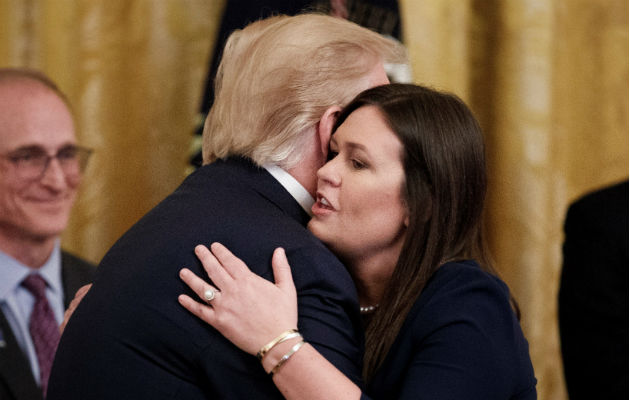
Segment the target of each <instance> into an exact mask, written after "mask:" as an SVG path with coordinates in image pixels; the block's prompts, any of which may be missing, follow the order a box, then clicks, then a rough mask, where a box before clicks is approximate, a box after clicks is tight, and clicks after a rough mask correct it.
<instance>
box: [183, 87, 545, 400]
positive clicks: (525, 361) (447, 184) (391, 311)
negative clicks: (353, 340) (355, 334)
mask: <svg viewBox="0 0 630 400" xmlns="http://www.w3.org/2000/svg"><path fill="white" fill-rule="evenodd" d="M336 126H337V127H336V130H335V133H334V135H333V138H332V140H331V144H330V157H329V158H330V161H329V162H328V163H327V164H326V165H324V167H322V168H321V169H320V170H319V172H318V191H317V199H316V203H315V205H314V206H313V209H312V211H313V218H312V220H311V222H310V223H309V229H310V231H311V232H312V233H313V234H314V235H315V236H316V237H318V238H319V239H320V240H321V241H322V242H324V243H325V244H326V245H327V246H328V247H329V248H330V249H331V250H332V251H333V252H334V253H335V254H336V255H337V256H338V257H339V259H340V260H341V261H342V262H343V263H344V264H345V265H346V267H347V268H348V270H349V271H350V273H351V275H352V277H353V279H354V281H355V284H356V288H357V292H358V297H359V302H360V304H361V311H362V313H363V317H364V323H365V338H366V346H365V347H366V349H365V357H364V379H365V382H366V387H365V388H360V387H358V386H356V385H355V384H354V383H352V382H351V381H350V380H349V379H347V378H346V377H345V376H344V375H343V374H341V373H340V372H339V371H338V370H336V369H335V367H334V366H333V365H331V364H330V363H328V362H327V361H326V360H325V359H324V358H323V357H322V356H320V355H319V354H318V353H317V351H316V350H315V349H314V348H313V347H311V346H310V345H308V337H306V338H303V337H302V336H301V335H300V334H299V331H298V330H297V328H298V327H299V320H300V319H302V318H308V316H302V315H300V316H298V315H297V306H296V295H295V288H294V286H293V281H292V280H291V272H290V267H289V263H288V261H287V258H286V256H285V255H284V252H283V251H282V250H281V249H278V250H276V252H275V253H274V255H273V259H272V264H273V268H274V275H275V278H276V284H273V283H271V282H269V281H266V280H265V279H262V278H260V277H259V276H257V275H255V274H252V273H250V272H249V271H248V269H247V266H246V265H245V264H244V263H242V262H241V261H240V260H239V259H238V258H236V257H235V256H234V255H232V254H231V253H230V252H229V251H228V250H227V249H226V248H225V247H223V246H221V245H220V244H217V243H214V244H213V245H212V246H211V250H212V252H210V251H209V250H208V249H207V248H205V247H204V246H198V247H197V248H196V249H195V251H196V254H197V255H198V257H199V258H200V260H201V261H202V262H203V264H204V268H205V269H206V271H207V273H208V276H209V277H210V279H211V281H212V282H213V285H210V284H208V283H207V282H205V281H204V280H202V279H201V278H199V277H197V276H195V275H194V274H193V273H192V272H190V271H189V270H187V269H183V270H182V271H181V277H182V279H183V280H184V281H185V282H186V283H187V284H188V285H189V286H190V287H191V288H192V289H193V290H194V292H195V293H196V294H197V295H198V296H199V297H200V298H202V299H205V300H206V302H205V303H203V304H202V303H199V302H197V301H195V300H193V299H192V298H190V297H189V296H186V295H182V296H180V299H179V300H180V303H181V304H182V305H183V306H184V307H186V308H187V309H188V310H189V311H191V312H192V313H193V314H195V315H196V316H198V317H199V318H201V319H202V320H204V321H205V322H207V323H209V324H210V325H212V326H213V327H214V328H216V329H217V330H219V331H220V332H221V333H222V334H223V335H224V336H225V337H227V338H228V339H229V340H230V341H232V342H233V343H234V344H236V345H237V346H238V347H240V348H241V349H242V350H244V351H246V352H248V353H250V354H253V355H258V357H259V359H261V362H262V365H263V367H264V368H265V370H266V371H267V372H269V373H271V374H272V376H273V381H274V383H275V384H276V386H277V387H278V389H279V390H280V391H281V392H282V394H283V395H284V396H285V397H286V398H289V399H293V398H299V399H316V398H322V399H330V398H354V399H356V398H359V397H365V398H367V397H368V396H370V397H374V398H388V399H389V398H400V399H403V398H414V399H415V398H428V399H462V398H466V399H535V398H536V379H535V377H534V371H533V368H532V365H531V361H530V358H529V353H528V345H527V341H526V340H525V338H524V336H523V333H522V331H521V328H520V325H519V322H518V317H517V315H516V313H515V312H514V309H515V307H514V306H513V304H514V303H513V302H512V300H511V297H510V294H509V290H508V288H507V286H506V285H505V283H503V282H502V281H501V280H500V279H499V278H498V277H497V276H496V273H495V272H494V270H493V268H492V266H491V264H490V259H489V257H488V254H487V251H486V249H485V245H484V241H483V236H482V223H483V221H482V214H483V208H484V197H485V192H486V172H485V157H484V145H483V138H482V133H481V130H480V128H479V126H478V124H477V122H476V120H475V118H474V117H473V115H472V113H471V112H470V110H469V109H468V108H467V107H466V105H465V104H464V103H463V102H462V101H461V100H459V99H458V98H457V97H456V96H453V95H450V94H446V93H441V92H438V91H435V90H431V89H428V88H425V87H421V86H415V85H401V84H393V85H385V86H380V87H376V88H373V89H369V90H367V91H365V92H363V93H362V94H360V95H359V96H357V98H356V99H355V100H353V101H352V102H351V103H350V104H349V105H348V106H347V107H346V108H345V109H344V110H343V111H342V112H341V114H340V116H339V118H338V121H337V124H336ZM287 256H288V259H289V260H290V259H291V254H288V255H287Z"/></svg>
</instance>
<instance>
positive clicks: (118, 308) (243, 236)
mask: <svg viewBox="0 0 630 400" xmlns="http://www.w3.org/2000/svg"><path fill="white" fill-rule="evenodd" d="M402 57H404V51H403V50H402V49H401V48H400V47H399V45H398V44H396V43H395V42H393V41H390V40H389V39H385V38H383V37H381V36H380V35H378V34H376V33H374V32H371V31H369V30H367V29H364V28H361V27H359V26H358V25H355V24H353V23H351V22H348V21H345V20H342V19H338V18H333V17H329V16H324V15H315V14H304V15H300V16H295V17H286V16H277V17H272V18H269V19H266V20H261V21H258V22H255V23H253V24H251V25H249V26H247V27H246V28H244V29H243V30H241V31H236V32H235V33H234V34H233V35H232V36H231V37H230V39H229V40H228V42H227V44H226V47H225V50H224V55H223V59H222V61H221V66H220V67H219V73H218V74H217V81H216V99H215V103H214V105H213V108H212V110H211V112H210V115H209V117H208V120H207V122H206V126H205V129H204V145H203V152H204V161H205V165H204V166H203V167H202V168H200V169H199V170H197V171H196V172H194V173H193V174H192V175H190V176H189V177H188V178H187V179H186V180H185V181H184V182H183V183H182V185H181V186H180V187H179V188H178V189H177V190H176V191H175V192H174V193H173V194H171V195H170V196H169V197H167V198H166V199H165V200H164V201H162V202H161V203H160V204H159V205H158V206H157V207H156V208H155V209H153V210H152V211H151V212H150V213H149V214H147V215H146V216H145V217H143V218H142V219H141V220H140V221H139V222H138V223H137V224H136V225H135V226H134V227H132V228H131V229H130V230H129V231H128V232H127V233H126V234H125V235H124V236H123V237H122V238H121V239H120V240H119V241H118V242H117V243H116V244H115V245H114V247H113V248H112V249H111V250H110V251H109V252H108V254H107V255H106V256H105V257H104V258H103V261H102V262H101V265H100V266H99V268H98V270H99V271H98V276H97V279H96V283H95V284H94V287H93V288H92V289H91V290H90V292H89V293H88V294H87V295H86V297H85V298H84V300H83V301H82V303H81V305H80V306H79V307H78V308H77V310H76V312H75V314H74V316H73V317H72V319H71V320H70V321H69V323H68V326H67V328H66V331H65V332H64V335H63V337H62V340H61V344H60V347H59V350H58V353H57V358H56V359H55V365H54V367H53V371H52V375H51V383H50V389H49V400H56V399H64V400H72V399H85V398H89V399H96V400H97V399H111V398H115V397H116V396H122V397H124V398H133V399H151V400H154V399H177V398H182V399H204V398H243V399H245V398H247V399H250V398H256V399H262V398H281V394H280V393H279V392H278V391H277V389H276V388H275V386H274V385H273V383H272V380H271V379H270V378H269V377H268V376H266V374H265V371H264V370H263V368H262V367H261V366H260V365H259V363H258V361H257V360H256V358H254V357H251V356H249V355H247V354H244V353H242V352H239V351H238V349H237V348H236V347H234V346H233V345H232V344H230V343H229V342H228V341H227V340H225V339H224V338H223V337H222V336H221V335H220V334H219V333H218V332H217V331H215V330H214V329H212V328H210V327H209V326H207V325H205V324H203V323H201V322H200V321H199V320H197V319H196V318H195V317H194V316H193V315H191V314H189V313H188V312H187V311H186V310H184V309H183V308H182V307H181V306H179V304H178V303H177V297H178V295H179V294H181V293H188V294H189V295H192V292H190V291H189V290H187V289H186V288H185V285H183V283H182V282H181V281H180V280H179V278H178V276H177V273H178V271H179V270H180V268H181V267H183V266H189V267H190V266H192V269H193V270H194V271H195V272H197V273H198V274H199V275H201V273H202V268H201V265H200V263H199V261H198V260H197V258H196V257H195V255H194V253H193V248H194V247H195V245H197V244H199V243H204V244H208V245H209V244H210V243H212V242H215V241H217V242H222V243H224V244H226V245H227V246H228V247H229V248H230V249H232V250H233V251H234V252H235V253H236V254H237V255H238V256H239V257H241V258H242V259H243V260H244V261H245V262H247V264H248V265H249V266H250V267H251V268H252V270H254V271H255V272H256V273H258V274H259V275H261V276H263V277H266V278H268V279H271V277H272V270H271V263H270V261H271V260H270V255H271V254H272V252H273V250H274V249H275V248H276V247H278V246H282V247H284V249H285V250H286V253H287V255H288V258H289V261H290V262H291V265H292V267H293V276H294V278H295V282H296V286H297V291H298V301H299V314H300V327H299V329H300V332H301V333H302V334H303V335H304V337H305V339H306V340H308V341H309V342H310V343H312V344H313V345H314V346H315V347H316V348H317V349H318V350H319V351H320V352H321V353H322V354H323V355H324V356H325V357H326V358H327V359H328V360H329V361H330V362H331V363H333V364H334V365H335V366H337V368H339V369H340V370H341V371H342V372H343V373H345V374H346V375H347V376H348V377H350V378H351V379H353V380H354V381H355V382H357V383H359V384H360V371H361V360H362V351H363V347H362V333H361V332H362V328H361V320H360V316H359V307H358V301H357V298H356V292H355V289H354V285H353V283H352V280H351V278H350V276H349V274H348V272H347V271H346V270H345V268H344V267H343V265H342V264H341V263H340V262H339V261H338V260H337V259H336V258H335V257H334V256H333V255H332V253H330V252H329V251H328V249H326V248H325V247H324V246H323V245H322V244H321V243H320V242H319V241H318V240H316V239H315V238H314V236H312V235H311V234H310V233H309V232H308V231H307V230H306V228H305V226H306V223H307V222H308V220H309V213H310V207H311V205H312V204H313V202H314V197H315V194H316V193H315V192H316V171H317V169H318V168H319V167H321V166H322V165H323V164H324V162H325V161H326V158H327V154H328V141H329V139H330V135H331V131H332V127H333V124H334V122H335V118H336V115H337V113H338V111H339V110H340V109H341V107H342V106H344V105H345V104H346V103H347V102H348V101H349V100H350V99H351V98H352V97H354V96H355V95H356V94H358V93H359V92H360V91H362V90H364V89H366V88H369V87H373V86H376V85H380V84H385V83H387V82H388V80H387V77H386V75H385V71H384V69H383V63H384V62H387V61H393V62H397V61H400V59H401V58H402ZM220 295H221V294H220V292H218V293H217V292H212V291H208V292H207V293H206V299H205V300H206V301H208V302H209V303H210V304H211V303H212V300H213V299H214V298H216V297H218V298H220ZM271 339H273V338H270V340H271Z"/></svg>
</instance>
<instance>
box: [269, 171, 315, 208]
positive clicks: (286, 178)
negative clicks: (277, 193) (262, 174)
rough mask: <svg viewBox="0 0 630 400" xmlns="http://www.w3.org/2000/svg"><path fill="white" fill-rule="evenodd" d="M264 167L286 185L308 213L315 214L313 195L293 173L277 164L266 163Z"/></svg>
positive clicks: (283, 185)
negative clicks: (312, 208) (313, 210)
mask: <svg viewBox="0 0 630 400" xmlns="http://www.w3.org/2000/svg"><path fill="white" fill-rule="evenodd" d="M263 168H264V169H266V170H267V172H269V173H270V174H271V176H273V177H274V178H276V180H277V181H278V182H279V183H280V184H281V185H282V187H284V188H285V189H286V190H287V192H289V194H291V196H293V198H294V199H295V201H297V202H298V203H299V204H300V206H302V208H303V209H304V211H306V213H307V214H308V215H313V212H312V211H311V207H313V204H315V199H313V196H311V194H310V193H309V192H308V190H306V189H305V188H304V186H302V185H301V184H300V182H298V181H297V179H295V178H294V177H293V176H291V174H289V173H288V172H287V171H285V170H283V169H282V168H280V167H278V166H277V165H272V164H266V165H263Z"/></svg>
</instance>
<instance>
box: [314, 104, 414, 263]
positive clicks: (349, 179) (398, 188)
mask: <svg viewBox="0 0 630 400" xmlns="http://www.w3.org/2000/svg"><path fill="white" fill-rule="evenodd" d="M330 150H331V157H332V159H331V160H330V161H329V162H328V163H326V165H324V166H323V167H322V168H320V170H319V171H318V172H317V177H318V181H317V199H316V202H315V205H313V208H312V211H313V218H312V219H311V221H310V223H309V225H308V227H309V229H310V230H311V232H313V233H314V234H315V236H317V237H318V238H319V239H320V240H322V241H323V242H324V243H326V244H327V245H328V246H329V247H330V248H331V249H332V250H333V251H334V252H335V253H336V254H337V255H338V256H340V257H341V258H343V259H344V261H345V262H353V261H357V260H360V259H363V258H365V257H370V256H373V255H377V256H380V255H383V254H388V253H389V254H390V255H392V256H393V257H394V262H395V260H396V259H397V258H398V255H399V253H400V249H401V247H402V243H403V241H404V232H405V227H406V225H407V224H408V220H407V211H406V208H405V206H404V202H403V199H402V198H401V195H402V185H403V183H404V170H403V165H402V160H401V155H402V144H401V142H400V140H399V139H398V137H397V136H396V135H395V134H394V132H392V130H391V129H390V128H389V127H388V125H387V124H386V123H385V120H384V119H383V117H382V116H381V112H380V111H379V110H378V108H376V107H374V106H364V107H361V108H359V109H357V110H356V111H354V112H352V114H350V115H349V116H348V118H347V119H346V120H345V121H344V123H343V124H342V125H341V126H340V127H339V128H338V129H337V131H336V132H335V134H334V135H333V137H332V140H331V142H330Z"/></svg>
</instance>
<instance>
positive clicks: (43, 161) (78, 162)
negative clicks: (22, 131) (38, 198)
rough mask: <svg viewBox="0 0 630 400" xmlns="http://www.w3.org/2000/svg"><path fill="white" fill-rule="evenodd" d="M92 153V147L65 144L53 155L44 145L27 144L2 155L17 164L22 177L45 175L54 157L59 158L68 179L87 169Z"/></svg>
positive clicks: (75, 177) (34, 177)
mask: <svg viewBox="0 0 630 400" xmlns="http://www.w3.org/2000/svg"><path fill="white" fill-rule="evenodd" d="M91 154H92V150H91V149H88V148H86V147H81V146H76V145H67V146H64V147H62V148H60V149H59V150H57V153H55V154H54V155H52V156H51V155H49V154H48V152H47V151H46V150H45V149H43V148H42V147H39V146H26V147H20V148H18V149H17V150H14V151H12V152H10V153H9V154H5V155H2V156H0V157H2V158H4V159H6V160H8V161H10V162H11V163H12V164H13V165H14V166H15V169H16V172H17V174H18V176H19V178H20V179H24V180H38V179H40V178H41V177H42V176H44V173H45V172H46V170H47V169H48V166H49V165H50V161H51V160H52V159H53V158H55V159H57V162H58V163H59V166H60V167H61V170H62V171H63V173H64V174H65V175H66V177H67V178H68V179H77V178H79V177H80V176H81V174H82V173H83V171H84V170H85V167H86V166H87V162H88V159H89V158H90V155H91Z"/></svg>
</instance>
